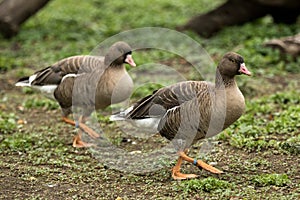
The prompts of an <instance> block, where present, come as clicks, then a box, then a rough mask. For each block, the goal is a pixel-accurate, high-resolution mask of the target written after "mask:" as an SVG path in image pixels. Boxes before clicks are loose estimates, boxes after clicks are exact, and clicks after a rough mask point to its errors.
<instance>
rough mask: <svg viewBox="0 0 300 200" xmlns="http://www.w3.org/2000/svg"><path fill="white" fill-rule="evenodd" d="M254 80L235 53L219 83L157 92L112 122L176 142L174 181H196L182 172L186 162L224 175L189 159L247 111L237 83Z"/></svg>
mask: <svg viewBox="0 0 300 200" xmlns="http://www.w3.org/2000/svg"><path fill="white" fill-rule="evenodd" d="M241 74H245V75H248V76H251V72H250V71H249V70H248V69H247V68H246V65H245V63H244V59H243V57H242V56H241V55H239V54H237V53H235V52H228V53H226V54H225V55H224V56H223V58H222V59H221V61H220V62H219V64H218V66H217V69H216V78H215V83H214V84H213V83H210V82H207V81H183V82H179V83H175V84H172V85H169V86H166V87H163V88H160V89H158V90H156V91H154V92H153V93H152V94H151V95H149V96H146V97H144V98H142V99H141V100H139V101H137V102H136V103H135V104H133V105H132V106H131V107H129V108H127V109H125V110H124V111H122V112H119V113H116V114H113V115H112V116H111V117H110V120H112V121H120V120H122V121H127V122H130V123H132V124H133V125H135V126H136V127H140V128H143V127H145V128H147V129H149V128H151V127H152V129H154V130H156V132H159V133H160V135H161V136H163V137H165V138H167V139H168V140H170V141H172V143H173V146H174V148H175V149H176V152H177V154H178V156H179V158H178V160H177V164H176V165H175V166H174V167H173V168H172V177H173V178H174V179H187V178H195V177H197V175H196V174H183V173H181V172H180V168H181V164H182V162H183V161H187V162H190V163H193V164H194V165H195V166H197V167H199V168H203V169H205V170H207V171H209V172H211V173H216V174H219V173H223V172H222V171H221V170H219V169H217V168H215V167H213V166H210V165H208V164H206V163H205V162H203V161H202V160H197V159H193V158H191V157H189V156H188V149H189V148H190V147H191V146H192V145H193V144H194V143H196V142H197V141H199V140H202V139H204V138H207V137H212V136H214V135H217V134H218V133H220V132H221V131H222V130H224V129H226V128H227V127H228V126H230V125H231V124H232V123H234V122H235V121H236V120H237V119H238V118H239V117H240V116H241V115H242V114H243V112H244V110H245V99H244V96H243V94H242V93H241V91H240V90H239V88H238V86H237V83H236V81H235V76H236V75H241Z"/></svg>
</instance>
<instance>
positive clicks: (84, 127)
mask: <svg viewBox="0 0 300 200" xmlns="http://www.w3.org/2000/svg"><path fill="white" fill-rule="evenodd" d="M63 121H64V122H66V123H68V124H71V125H73V126H76V123H75V121H73V120H71V119H69V118H67V117H63ZM82 121H84V119H83V118H82V117H80V120H79V124H78V125H79V128H80V129H82V130H83V131H84V132H86V133H88V134H89V136H91V137H92V138H94V139H95V138H97V137H99V136H100V135H99V134H98V133H96V132H95V131H93V130H92V129H91V128H89V127H88V126H87V125H85V124H84V123H82ZM80 129H79V130H78V134H77V135H76V136H74V139H73V147H91V146H93V145H94V144H91V143H86V142H83V141H82V139H81V136H82V132H81V130H80Z"/></svg>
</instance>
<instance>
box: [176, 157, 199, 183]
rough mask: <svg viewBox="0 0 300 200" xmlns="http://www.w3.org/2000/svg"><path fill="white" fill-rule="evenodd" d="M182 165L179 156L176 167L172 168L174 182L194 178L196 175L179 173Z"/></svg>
mask: <svg viewBox="0 0 300 200" xmlns="http://www.w3.org/2000/svg"><path fill="white" fill-rule="evenodd" d="M181 164H182V157H181V156H179V158H178V160H177V163H176V165H175V166H174V167H173V168H172V177H173V179H175V180H182V179H187V178H196V177H197V175H196V174H183V173H181V172H180V166H181Z"/></svg>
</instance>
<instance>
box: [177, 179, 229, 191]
mask: <svg viewBox="0 0 300 200" xmlns="http://www.w3.org/2000/svg"><path fill="white" fill-rule="evenodd" d="M230 187H231V184H230V183H228V182H227V181H223V180H219V179H216V178H212V177H210V178H206V179H201V180H199V179H192V180H188V181H183V182H182V183H180V189H181V190H183V191H184V192H185V193H189V192H193V191H198V190H202V191H205V192H211V191H214V190H223V189H227V188H230Z"/></svg>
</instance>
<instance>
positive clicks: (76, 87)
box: [16, 42, 136, 147]
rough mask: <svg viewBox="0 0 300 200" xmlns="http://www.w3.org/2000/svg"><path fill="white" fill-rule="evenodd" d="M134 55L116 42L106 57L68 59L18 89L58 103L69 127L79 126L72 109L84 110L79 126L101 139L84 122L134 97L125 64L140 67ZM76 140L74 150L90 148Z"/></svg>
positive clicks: (36, 74) (125, 45) (22, 82)
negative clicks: (29, 89)
mask: <svg viewBox="0 0 300 200" xmlns="http://www.w3.org/2000/svg"><path fill="white" fill-rule="evenodd" d="M131 51H132V50H131V47H130V46H129V45H128V44H127V43H125V42H116V43H115V44H113V45H112V46H111V47H110V48H109V50H108V52H107V54H106V55H105V57H100V56H88V55H86V56H85V55H80V56H73V57H69V58H65V59H63V60H61V61H58V62H57V63H55V64H53V65H51V66H49V67H47V68H44V69H42V70H39V71H37V72H35V73H34V74H33V75H31V76H30V77H24V78H21V79H20V80H19V81H18V82H17V83H16V86H28V87H32V88H35V89H38V90H40V91H42V92H43V93H45V94H46V95H47V96H48V97H50V98H53V99H55V100H56V101H57V102H58V103H59V105H60V106H61V109H62V112H63V120H64V121H65V122H67V123H71V124H73V125H75V122H74V121H72V120H69V119H68V118H67V116H68V115H69V114H70V113H72V108H74V107H78V108H80V109H81V110H82V112H81V113H80V114H81V115H82V117H81V118H80V123H79V126H80V127H81V128H82V129H84V131H86V132H87V133H89V134H90V135H91V136H92V137H97V136H98V134H97V133H95V132H93V131H92V130H91V129H89V128H88V127H87V126H86V125H84V124H83V123H81V122H84V120H85V118H86V117H88V116H89V115H90V114H91V113H92V112H93V110H94V109H95V108H96V109H103V108H106V107H107V106H109V105H111V104H112V103H119V102H121V101H124V100H126V99H127V98H128V97H129V96H130V94H131V92H132V89H133V82H132V79H131V78H130V76H129V75H128V73H127V71H126V68H125V65H124V63H127V64H130V65H131V66H136V65H135V63H134V61H133V59H132V57H131ZM75 139H76V140H74V142H73V145H74V146H78V147H81V146H88V144H86V143H84V142H82V141H81V139H80V134H79V136H77V137H76V138H75Z"/></svg>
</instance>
